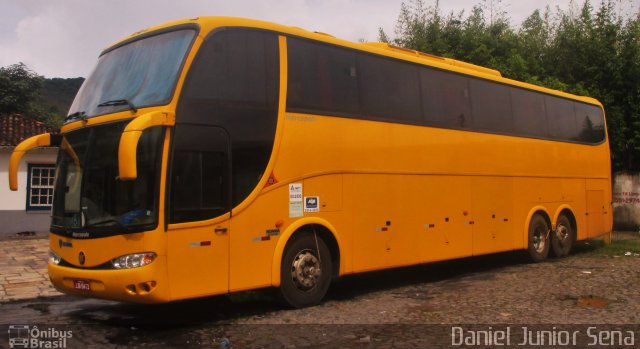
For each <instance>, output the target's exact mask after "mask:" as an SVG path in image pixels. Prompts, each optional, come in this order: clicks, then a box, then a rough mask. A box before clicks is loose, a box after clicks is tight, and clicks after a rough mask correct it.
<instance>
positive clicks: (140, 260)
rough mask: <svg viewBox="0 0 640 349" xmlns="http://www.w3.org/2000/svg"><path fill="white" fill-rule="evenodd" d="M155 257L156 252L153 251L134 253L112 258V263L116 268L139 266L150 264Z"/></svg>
mask: <svg viewBox="0 0 640 349" xmlns="http://www.w3.org/2000/svg"><path fill="white" fill-rule="evenodd" d="M155 259H156V254H155V253H153V252H147V253H134V254H128V255H126V256H121V257H118V258H115V259H112V260H111V264H112V265H113V267H114V268H116V269H129V268H138V267H144V266H145V265H147V264H150V263H151V262H153V261H154V260H155Z"/></svg>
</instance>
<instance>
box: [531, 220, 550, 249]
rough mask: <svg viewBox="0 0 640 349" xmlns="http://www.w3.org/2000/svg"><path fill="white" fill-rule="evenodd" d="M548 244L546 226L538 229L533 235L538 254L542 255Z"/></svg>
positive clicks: (534, 246)
mask: <svg viewBox="0 0 640 349" xmlns="http://www.w3.org/2000/svg"><path fill="white" fill-rule="evenodd" d="M546 244H547V232H546V229H545V227H544V226H538V227H536V230H535V231H534V233H533V248H534V249H535V250H536V252H538V253H542V252H543V251H544V249H545V247H546Z"/></svg>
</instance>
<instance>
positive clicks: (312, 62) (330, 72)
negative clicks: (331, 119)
mask: <svg viewBox="0 0 640 349" xmlns="http://www.w3.org/2000/svg"><path fill="white" fill-rule="evenodd" d="M287 46H288V52H289V83H288V92H287V107H288V108H291V109H292V110H294V111H301V112H316V113H317V112H318V111H328V112H329V114H339V115H354V114H358V112H359V106H358V79H357V76H358V72H357V70H356V58H355V57H356V55H355V53H354V52H353V51H350V50H347V49H342V48H337V47H332V46H327V45H321V44H317V43H311V42H307V41H304V40H300V39H295V38H288V39H287Z"/></svg>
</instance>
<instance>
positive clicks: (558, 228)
mask: <svg viewBox="0 0 640 349" xmlns="http://www.w3.org/2000/svg"><path fill="white" fill-rule="evenodd" d="M553 228H554V229H553V232H552V234H551V252H552V253H553V255H554V256H556V257H558V258H562V257H566V256H568V255H569V254H570V253H571V248H572V247H573V244H574V243H575V242H576V240H577V238H578V234H577V232H578V229H577V228H578V225H577V222H576V217H575V215H574V214H573V211H572V210H571V208H569V207H561V208H559V209H558V213H557V214H556V219H555V224H554V226H553Z"/></svg>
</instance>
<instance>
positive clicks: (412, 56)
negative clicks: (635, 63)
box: [105, 16, 602, 107]
mask: <svg viewBox="0 0 640 349" xmlns="http://www.w3.org/2000/svg"><path fill="white" fill-rule="evenodd" d="M187 24H194V25H197V26H199V27H200V28H201V32H203V33H209V32H210V31H211V30H213V29H215V28H218V27H248V28H258V29H265V30H271V31H275V32H279V33H283V34H288V35H293V36H298V37H303V38H307V39H310V40H314V41H320V42H325V43H329V44H334V45H338V46H342V47H347V48H352V49H355V50H359V51H365V52H370V53H374V54H378V55H382V56H387V57H391V58H396V59H400V60H404V61H410V62H414V63H417V64H420V65H426V66H430V67H434V68H438V69H443V70H448V71H453V72H457V73H460V74H464V75H471V76H476V77H479V78H483V79H486V80H492V81H495V82H499V83H503V84H507V85H511V86H516V87H521V88H525V89H529V90H534V91H538V92H542V93H547V94H552V95H557V96H560V97H564V98H569V99H573V100H578V101H582V102H585V103H589V104H596V105H598V106H600V107H602V104H601V103H600V102H599V101H598V100H596V99H594V98H591V97H586V96H578V95H573V94H570V93H566V92H562V91H559V90H554V89H550V88H546V87H543V86H538V85H533V84H530V83H526V82H522V81H518V80H513V79H509V78H505V77H503V76H502V74H501V73H500V72H499V71H497V70H495V69H490V68H486V67H482V66H479V65H475V64H471V63H467V62H463V61H459V60H455V59H451V58H445V57H439V56H435V55H431V54H428V53H424V52H420V51H416V50H411V49H406V48H403V47H398V46H394V45H391V44H388V43H384V42H367V43H357V42H352V41H348V40H343V39H339V38H336V37H334V36H333V35H330V34H326V33H322V32H312V31H308V30H305V29H302V28H299V27H294V26H286V25H281V24H276V23H271V22H265V21H260V20H253V19H246V18H239V17H219V16H208V17H196V18H189V19H181V20H175V21H171V22H166V23H163V24H160V25H156V26H153V27H149V28H146V29H142V30H140V31H137V32H135V33H133V34H131V35H129V36H128V37H126V38H124V39H122V40H120V41H117V42H115V43H113V44H112V45H110V46H109V47H107V48H106V49H105V52H106V51H108V50H110V49H113V48H114V47H116V46H118V45H121V44H123V43H124V42H126V41H129V40H133V39H135V38H136V37H138V36H141V35H145V34H148V33H151V32H154V31H156V30H163V29H167V28H171V27H174V26H180V25H187Z"/></svg>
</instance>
